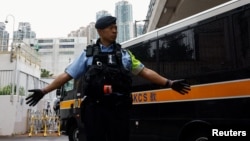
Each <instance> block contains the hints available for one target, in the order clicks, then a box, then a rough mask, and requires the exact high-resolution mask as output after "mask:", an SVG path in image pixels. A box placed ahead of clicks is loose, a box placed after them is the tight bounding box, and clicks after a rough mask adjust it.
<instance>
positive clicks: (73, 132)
mask: <svg viewBox="0 0 250 141" xmlns="http://www.w3.org/2000/svg"><path fill="white" fill-rule="evenodd" d="M68 137H69V141H79V139H78V138H79V129H78V127H77V126H76V125H73V126H71V127H70V129H69V134H68Z"/></svg>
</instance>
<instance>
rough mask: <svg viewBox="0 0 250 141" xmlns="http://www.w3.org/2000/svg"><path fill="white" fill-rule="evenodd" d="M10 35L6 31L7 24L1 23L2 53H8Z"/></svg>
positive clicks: (0, 46)
mask: <svg viewBox="0 0 250 141" xmlns="http://www.w3.org/2000/svg"><path fill="white" fill-rule="evenodd" d="M8 41H9V33H8V32H7V31H6V30H5V24H4V23H3V22H0V51H8Z"/></svg>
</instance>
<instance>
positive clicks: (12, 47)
mask: <svg viewBox="0 0 250 141" xmlns="http://www.w3.org/2000/svg"><path fill="white" fill-rule="evenodd" d="M9 17H12V19H13V40H12V44H11V49H10V62H13V57H14V52H13V51H14V31H15V17H14V16H13V15H11V14H9V15H7V16H6V19H5V23H8V18H9ZM16 78H17V60H16V63H15V70H14V71H13V84H12V88H11V91H12V92H11V98H10V101H11V102H13V95H14V93H15V85H16V84H17V79H16Z"/></svg>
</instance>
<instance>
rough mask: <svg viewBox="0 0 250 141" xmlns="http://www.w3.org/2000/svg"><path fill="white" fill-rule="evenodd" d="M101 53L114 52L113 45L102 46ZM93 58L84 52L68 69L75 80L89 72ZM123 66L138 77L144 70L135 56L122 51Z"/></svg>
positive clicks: (127, 51) (67, 71)
mask: <svg viewBox="0 0 250 141" xmlns="http://www.w3.org/2000/svg"><path fill="white" fill-rule="evenodd" d="M100 48H101V52H112V51H113V49H114V47H113V45H111V46H109V47H104V46H102V45H100ZM92 59H93V57H86V52H85V51H83V52H82V53H81V55H80V56H78V57H77V58H76V59H75V60H74V61H73V62H72V63H71V64H70V65H69V66H68V67H67V68H66V69H65V72H66V73H68V74H69V75H70V76H71V77H73V78H74V79H76V78H79V77H80V76H82V75H84V73H85V72H86V70H87V67H88V65H89V64H90V63H89V62H92ZM122 64H123V66H124V68H125V69H126V70H129V71H130V72H131V73H132V74H134V75H137V74H139V72H140V71H141V70H142V69H143V68H144V65H143V64H142V63H141V62H140V61H139V60H138V59H136V58H135V56H134V55H133V54H132V53H131V52H130V51H129V50H125V49H122Z"/></svg>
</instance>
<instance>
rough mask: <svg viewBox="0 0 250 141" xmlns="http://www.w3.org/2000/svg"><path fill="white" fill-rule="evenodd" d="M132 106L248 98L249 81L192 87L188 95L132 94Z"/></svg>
mask: <svg viewBox="0 0 250 141" xmlns="http://www.w3.org/2000/svg"><path fill="white" fill-rule="evenodd" d="M132 97H133V104H147V103H156V102H174V101H192V100H205V99H223V98H237V97H250V79H244V80H239V81H228V82H222V83H211V84H205V85H197V86H192V87H191V91H190V92H189V94H186V95H181V94H179V93H177V92H175V91H173V90H172V89H160V90H153V91H141V92H134V93H133V94H132Z"/></svg>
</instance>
